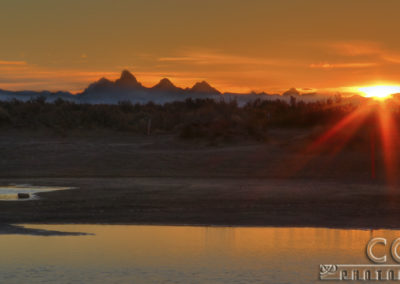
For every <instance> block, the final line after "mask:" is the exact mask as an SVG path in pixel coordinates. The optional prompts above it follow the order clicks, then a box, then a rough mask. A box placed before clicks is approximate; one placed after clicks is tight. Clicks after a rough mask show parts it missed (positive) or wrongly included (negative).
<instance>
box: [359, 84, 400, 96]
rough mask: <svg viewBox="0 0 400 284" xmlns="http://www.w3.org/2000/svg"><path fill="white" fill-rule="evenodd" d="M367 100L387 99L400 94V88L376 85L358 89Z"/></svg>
mask: <svg viewBox="0 0 400 284" xmlns="http://www.w3.org/2000/svg"><path fill="white" fill-rule="evenodd" d="M358 90H359V91H360V92H362V93H363V94H365V96H366V97H367V98H375V99H386V98H388V97H390V96H391V95H393V94H397V93H400V86H396V85H376V86H368V87H361V88H358Z"/></svg>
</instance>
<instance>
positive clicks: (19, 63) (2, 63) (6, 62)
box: [0, 60, 27, 66]
mask: <svg viewBox="0 0 400 284" xmlns="http://www.w3.org/2000/svg"><path fill="white" fill-rule="evenodd" d="M0 65H18V66H21V65H27V63H26V62H25V61H6V60H0Z"/></svg>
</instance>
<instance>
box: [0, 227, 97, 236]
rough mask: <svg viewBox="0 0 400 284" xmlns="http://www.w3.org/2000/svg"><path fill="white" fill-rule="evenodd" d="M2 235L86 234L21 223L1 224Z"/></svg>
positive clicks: (0, 232) (0, 233) (0, 231)
mask: <svg viewBox="0 0 400 284" xmlns="http://www.w3.org/2000/svg"><path fill="white" fill-rule="evenodd" d="M0 235H33V236H84V235H91V234H88V233H83V232H62V231H57V230H46V229H39V228H36V229H35V228H28V227H24V226H19V225H10V224H0Z"/></svg>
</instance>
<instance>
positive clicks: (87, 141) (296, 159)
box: [0, 131, 400, 228]
mask: <svg viewBox="0 0 400 284" xmlns="http://www.w3.org/2000/svg"><path fill="white" fill-rule="evenodd" d="M306 134H307V133H306ZM306 137H307V135H305V133H303V132H301V131H300V132H299V131H280V132H279V131H277V132H276V133H274V135H273V138H271V139H270V140H269V141H268V142H263V143H255V142H251V143H247V144H246V143H245V142H241V143H237V144H227V145H222V146H208V145H206V144H204V143H202V142H199V143H197V144H196V143H194V142H193V143H192V142H191V143H184V142H181V141H179V140H175V138H173V137H171V136H157V137H134V136H116V135H114V136H113V135H109V136H108V135H103V134H102V135H101V136H96V135H94V136H90V135H86V136H84V137H69V138H60V137H52V136H45V135H42V136H29V135H22V134H18V135H17V134H13V135H6V136H4V137H3V139H2V140H1V142H0V144H1V147H2V151H1V155H2V159H1V160H0V161H1V162H0V183H1V184H2V185H7V184H9V183H17V184H26V183H28V184H32V185H45V186H68V187H77V189H73V190H65V191H57V192H49V193H41V194H40V196H41V197H42V198H41V199H39V200H31V201H24V202H20V201H17V202H13V201H6V202H4V201H3V202H0V223H140V224H209V225H211V224H215V225H257V226H258V225H260V226H324V227H368V228H382V227H386V228H399V227H400V222H399V221H398V220H400V206H398V204H399V202H400V195H399V193H398V191H397V188H396V187H388V186H386V185H385V183H384V178H383V177H384V174H383V171H382V170H381V163H382V161H381V157H380V156H379V155H378V157H377V161H376V163H377V178H376V179H372V178H371V175H370V174H371V173H370V156H369V152H368V151H367V150H363V149H350V150H346V151H344V152H343V153H340V154H338V155H336V156H334V157H333V156H330V155H328V154H321V155H319V156H318V157H314V159H310V156H309V155H305V154H301V153H300V152H299V148H301V145H302V144H304V143H305V142H307V139H308V138H306ZM306 159H307V160H310V161H309V163H307V165H305V166H303V167H302V168H301V169H300V170H297V171H295V170H293V169H296V168H299V167H298V166H299V165H301V164H302V162H303V161H304V160H306Z"/></svg>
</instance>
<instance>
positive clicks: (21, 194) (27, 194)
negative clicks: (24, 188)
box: [18, 193, 30, 199]
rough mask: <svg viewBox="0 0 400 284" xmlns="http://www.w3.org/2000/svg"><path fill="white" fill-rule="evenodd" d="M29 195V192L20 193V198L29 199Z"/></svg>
mask: <svg viewBox="0 0 400 284" xmlns="http://www.w3.org/2000/svg"><path fill="white" fill-rule="evenodd" d="M29 197H30V195H29V193H18V199H27V198H29Z"/></svg>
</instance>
